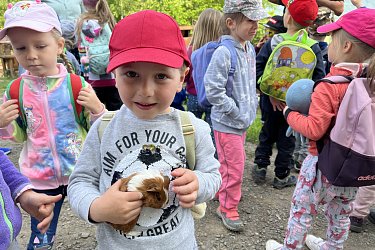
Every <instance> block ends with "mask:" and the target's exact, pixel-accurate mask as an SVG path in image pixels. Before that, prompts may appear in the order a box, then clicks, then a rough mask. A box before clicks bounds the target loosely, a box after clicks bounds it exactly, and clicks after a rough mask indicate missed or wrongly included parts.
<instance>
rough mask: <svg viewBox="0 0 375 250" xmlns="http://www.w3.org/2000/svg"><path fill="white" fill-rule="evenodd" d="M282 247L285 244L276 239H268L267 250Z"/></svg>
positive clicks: (276, 249)
mask: <svg viewBox="0 0 375 250" xmlns="http://www.w3.org/2000/svg"><path fill="white" fill-rule="evenodd" d="M282 247H283V245H282V244H280V243H279V242H277V241H276V240H267V242H266V250H279V249H281V248H282Z"/></svg>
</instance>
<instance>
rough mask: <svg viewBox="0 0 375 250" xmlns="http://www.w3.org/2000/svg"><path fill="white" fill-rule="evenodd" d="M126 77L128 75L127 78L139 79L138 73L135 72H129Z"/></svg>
mask: <svg viewBox="0 0 375 250" xmlns="http://www.w3.org/2000/svg"><path fill="white" fill-rule="evenodd" d="M125 75H126V76H127V77H131V78H134V77H137V76H138V74H137V72H134V71H127V72H126V73H125Z"/></svg>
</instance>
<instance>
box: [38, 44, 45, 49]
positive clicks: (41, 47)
mask: <svg viewBox="0 0 375 250" xmlns="http://www.w3.org/2000/svg"><path fill="white" fill-rule="evenodd" d="M36 47H37V48H38V49H44V48H45V47H47V45H38V46H36Z"/></svg>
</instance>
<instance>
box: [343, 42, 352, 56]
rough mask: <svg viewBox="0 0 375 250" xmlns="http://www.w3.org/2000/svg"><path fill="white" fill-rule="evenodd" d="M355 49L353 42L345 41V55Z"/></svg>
mask: <svg viewBox="0 0 375 250" xmlns="http://www.w3.org/2000/svg"><path fill="white" fill-rule="evenodd" d="M352 49H353V43H352V42H351V41H348V40H347V41H345V43H344V46H343V48H342V50H343V53H348V52H350V51H351V50H352Z"/></svg>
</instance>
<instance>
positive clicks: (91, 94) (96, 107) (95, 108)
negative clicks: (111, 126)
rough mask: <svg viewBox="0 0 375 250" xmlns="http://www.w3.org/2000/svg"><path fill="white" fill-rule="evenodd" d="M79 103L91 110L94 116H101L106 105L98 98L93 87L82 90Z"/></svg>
mask: <svg viewBox="0 0 375 250" xmlns="http://www.w3.org/2000/svg"><path fill="white" fill-rule="evenodd" d="M77 102H78V104H80V105H82V106H84V107H85V108H87V109H88V110H90V112H91V113H93V114H99V113H100V112H102V111H103V107H104V105H103V104H102V103H101V102H100V100H99V98H98V97H97V96H96V94H95V91H94V89H93V88H92V87H91V85H88V86H87V87H85V88H82V89H81V91H80V92H79V96H78V100H77Z"/></svg>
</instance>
